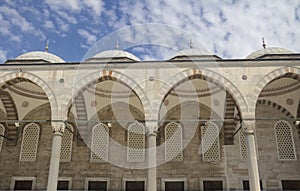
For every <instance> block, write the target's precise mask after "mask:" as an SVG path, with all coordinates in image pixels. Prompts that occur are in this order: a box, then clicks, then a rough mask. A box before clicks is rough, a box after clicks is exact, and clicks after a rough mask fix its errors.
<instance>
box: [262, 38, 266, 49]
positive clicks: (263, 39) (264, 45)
mask: <svg viewBox="0 0 300 191" xmlns="http://www.w3.org/2000/svg"><path fill="white" fill-rule="evenodd" d="M262 46H263V48H264V49H265V48H266V44H265V38H264V37H262Z"/></svg>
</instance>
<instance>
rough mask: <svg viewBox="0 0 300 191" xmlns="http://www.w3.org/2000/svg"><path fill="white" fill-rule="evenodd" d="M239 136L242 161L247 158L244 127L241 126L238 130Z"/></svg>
mask: <svg viewBox="0 0 300 191" xmlns="http://www.w3.org/2000/svg"><path fill="white" fill-rule="evenodd" d="M239 138H240V157H241V160H242V161H245V160H247V148H246V137H245V129H244V128H241V130H240V132H239Z"/></svg>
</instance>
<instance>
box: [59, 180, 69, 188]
mask: <svg viewBox="0 0 300 191" xmlns="http://www.w3.org/2000/svg"><path fill="white" fill-rule="evenodd" d="M57 190H69V181H68V180H59V181H58V182H57Z"/></svg>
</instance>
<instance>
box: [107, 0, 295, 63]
mask: <svg viewBox="0 0 300 191" xmlns="http://www.w3.org/2000/svg"><path fill="white" fill-rule="evenodd" d="M299 3H300V2H297V1H288V2H287V3H282V2H280V1H251V2H250V1H217V0H212V1H204V2H203V1H196V0H189V1H180V0H158V1H152V0H145V1H143V2H141V1H136V2H132V3H131V5H130V6H128V4H127V2H124V1H123V2H121V3H120V8H119V10H120V11H121V12H120V13H119V14H120V15H121V16H120V17H121V18H120V19H119V20H118V19H115V20H116V22H111V23H113V24H114V26H115V27H116V28H117V27H120V26H125V25H128V24H133V25H134V24H140V23H148V22H152V23H163V24H168V25H171V26H174V27H178V28H180V29H182V30H184V31H186V32H187V33H189V34H191V35H192V36H193V37H194V38H195V39H193V41H199V42H201V44H203V45H204V46H206V47H207V48H208V49H209V50H210V51H214V52H215V53H216V54H218V55H219V56H221V57H222V56H225V57H238V58H240V57H242V58H243V57H245V56H247V55H248V54H250V53H251V52H252V51H255V50H257V49H260V48H262V47H261V37H263V36H264V37H265V39H266V41H267V42H268V43H267V45H268V46H282V47H285V48H289V49H291V50H298V51H299V50H300V49H299V46H298V45H299V44H300V42H299V40H298V39H300V38H299V36H300V30H299V29H298V26H299V20H296V17H297V15H299V12H300V11H299V9H300V8H299V7H300V5H299ZM297 7H298V8H297ZM228 34H230V35H229V36H228ZM162 36H163V35H162ZM226 36H227V37H226ZM297 37H298V38H297ZM161 38H162V37H161Z"/></svg>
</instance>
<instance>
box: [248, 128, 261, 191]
mask: <svg viewBox="0 0 300 191" xmlns="http://www.w3.org/2000/svg"><path fill="white" fill-rule="evenodd" d="M254 136H255V134H254V130H253V127H250V128H249V129H246V131H245V138H246V148H247V160H248V174H249V185H250V190H251V191H260V183H259V172H258V164H257V156H256V146H255V137H254Z"/></svg>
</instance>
